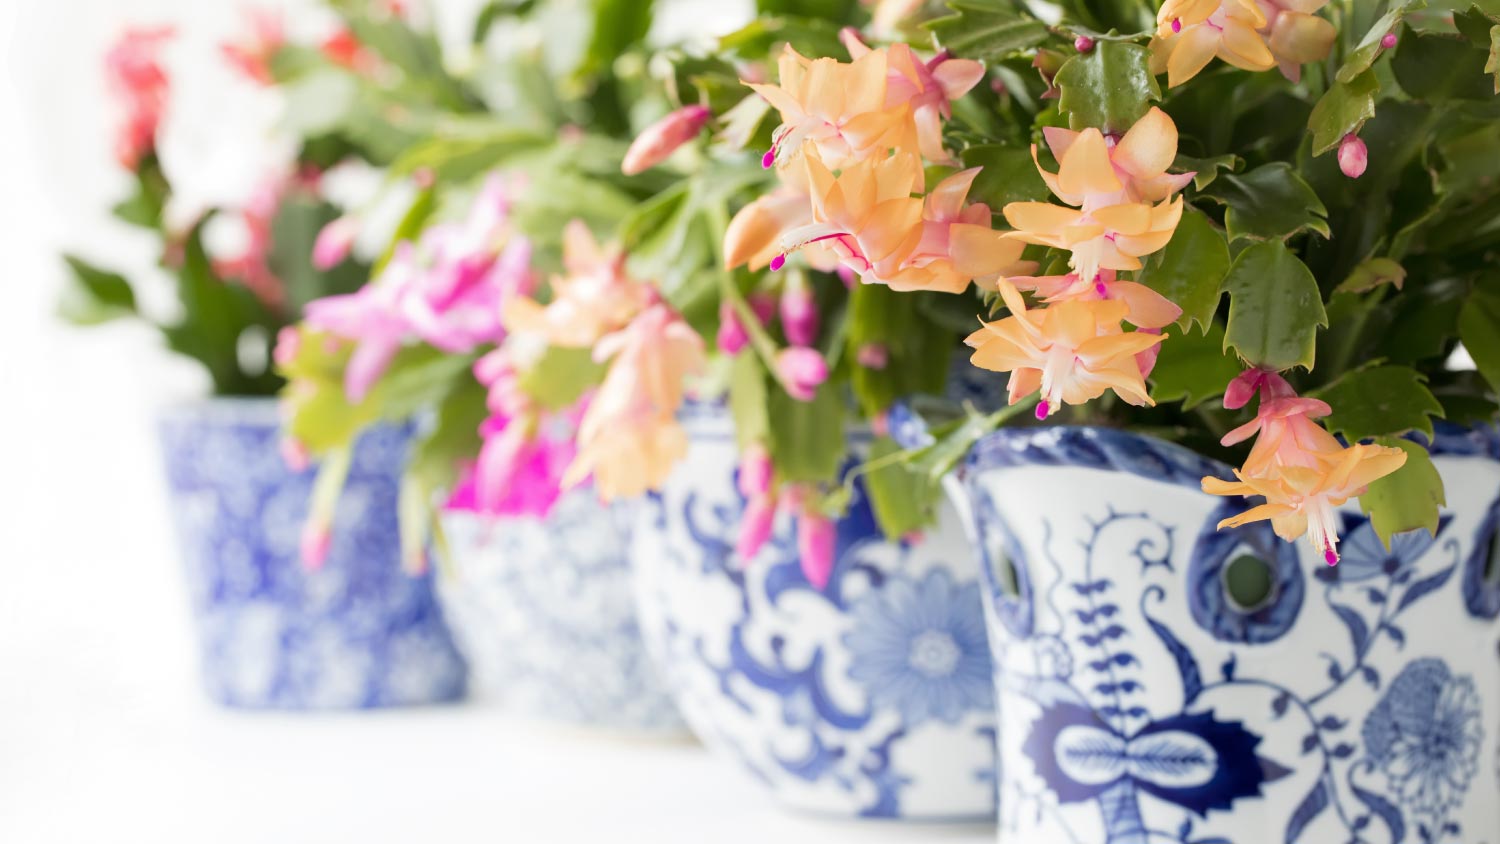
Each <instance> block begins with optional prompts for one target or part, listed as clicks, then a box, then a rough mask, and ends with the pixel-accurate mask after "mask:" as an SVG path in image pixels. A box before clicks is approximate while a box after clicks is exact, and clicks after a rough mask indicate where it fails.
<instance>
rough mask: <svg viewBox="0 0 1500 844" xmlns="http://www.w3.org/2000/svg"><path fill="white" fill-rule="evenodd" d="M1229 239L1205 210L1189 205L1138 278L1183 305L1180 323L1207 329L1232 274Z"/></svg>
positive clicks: (1188, 326) (1179, 305) (1185, 327)
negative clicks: (1226, 281)
mask: <svg viewBox="0 0 1500 844" xmlns="http://www.w3.org/2000/svg"><path fill="white" fill-rule="evenodd" d="M1229 263H1230V262H1229V242H1228V241H1227V240H1226V239H1225V238H1224V233H1223V232H1221V231H1219V230H1218V228H1216V227H1215V226H1214V224H1213V223H1211V222H1209V219H1208V218H1207V217H1205V216H1204V215H1203V214H1202V212H1200V211H1197V210H1196V209H1194V208H1192V207H1191V206H1189V207H1188V208H1186V209H1185V210H1184V211H1183V214H1182V220H1181V222H1179V223H1178V224H1177V231H1176V232H1174V233H1173V235H1172V239H1171V240H1170V241H1168V242H1167V246H1166V248H1165V249H1164V250H1162V251H1161V252H1160V253H1158V254H1157V255H1153V256H1152V257H1151V258H1150V259H1148V260H1147V261H1146V266H1145V267H1144V268H1142V270H1141V272H1140V274H1139V277H1138V280H1139V281H1140V282H1141V283H1142V284H1144V285H1146V286H1147V287H1150V288H1151V289H1152V290H1155V291H1156V292H1157V293H1160V294H1161V295H1163V296H1165V297H1167V298H1168V299H1170V300H1171V301H1173V302H1175V303H1176V304H1177V306H1178V307H1180V308H1182V318H1181V319H1179V320H1177V324H1178V325H1180V326H1182V328H1183V329H1184V330H1186V329H1188V328H1190V327H1191V326H1192V324H1193V323H1195V322H1196V323H1197V324H1198V326H1199V327H1200V328H1201V329H1202V330H1203V331H1207V330H1208V328H1209V325H1210V324H1211V323H1212V322H1213V318H1214V311H1216V310H1218V308H1219V297H1220V295H1221V291H1220V288H1221V285H1222V284H1223V281H1224V276H1226V275H1228V274H1229Z"/></svg>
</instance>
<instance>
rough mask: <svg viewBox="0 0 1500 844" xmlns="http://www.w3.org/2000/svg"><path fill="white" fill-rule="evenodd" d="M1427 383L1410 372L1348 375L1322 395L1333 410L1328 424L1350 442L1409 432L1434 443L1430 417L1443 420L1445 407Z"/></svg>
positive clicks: (1373, 370)
mask: <svg viewBox="0 0 1500 844" xmlns="http://www.w3.org/2000/svg"><path fill="white" fill-rule="evenodd" d="M1426 382H1427V378H1426V376H1424V375H1422V373H1420V372H1418V371H1416V370H1415V369H1412V368H1411V367H1408V366H1374V367H1369V368H1366V369H1357V370H1354V371H1353V372H1349V373H1345V375H1344V376H1343V377H1342V378H1340V379H1339V380H1337V381H1335V382H1333V384H1331V385H1329V386H1328V387H1325V388H1323V389H1322V390H1319V391H1318V393H1317V397H1318V398H1320V399H1322V400H1324V401H1326V402H1328V404H1329V406H1330V407H1332V408H1333V413H1332V414H1331V415H1329V417H1328V420H1327V421H1326V422H1325V423H1324V424H1325V425H1326V426H1327V427H1328V430H1329V431H1331V432H1333V433H1335V434H1343V435H1344V438H1345V439H1346V440H1348V441H1349V442H1359V441H1360V440H1367V439H1370V438H1371V437H1381V436H1387V435H1389V436H1399V435H1401V434H1405V433H1407V432H1408V431H1421V432H1422V433H1424V434H1426V435H1427V439H1428V441H1429V442H1430V441H1431V440H1432V419H1431V417H1434V416H1436V417H1438V418H1442V416H1443V405H1442V404H1441V403H1440V402H1438V400H1437V399H1436V398H1435V397H1434V396H1433V395H1432V391H1431V390H1429V389H1427V383H1426Z"/></svg>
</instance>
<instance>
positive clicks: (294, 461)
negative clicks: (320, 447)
mask: <svg viewBox="0 0 1500 844" xmlns="http://www.w3.org/2000/svg"><path fill="white" fill-rule="evenodd" d="M281 460H282V462H283V463H285V464H286V467H287V468H288V469H290V470H291V471H293V472H296V473H298V474H300V473H302V472H305V471H307V467H308V466H311V465H312V455H310V454H308V451H307V446H306V445H304V444H303V442H302V441H301V440H299V439H297V438H296V437H282V438H281Z"/></svg>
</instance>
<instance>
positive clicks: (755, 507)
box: [734, 495, 776, 563]
mask: <svg viewBox="0 0 1500 844" xmlns="http://www.w3.org/2000/svg"><path fill="white" fill-rule="evenodd" d="M775 525H776V500H775V499H774V498H772V497H771V496H769V495H758V496H755V497H753V498H751V499H750V500H749V501H748V502H746V504H745V512H744V513H743V514H742V515H741V516H740V532H739V536H738V538H737V539H736V541H735V543H734V555H735V556H736V557H738V558H739V559H740V562H741V563H749V562H750V561H751V560H752V559H754V558H755V555H756V554H757V553H759V552H760V549H761V548H762V547H764V546H765V544H766V541H767V540H769V539H770V538H771V529H772V528H773V527H775Z"/></svg>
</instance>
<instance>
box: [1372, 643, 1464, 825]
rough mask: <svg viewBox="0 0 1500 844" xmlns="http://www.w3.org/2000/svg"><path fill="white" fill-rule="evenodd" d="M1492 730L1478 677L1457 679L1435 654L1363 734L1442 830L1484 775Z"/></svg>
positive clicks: (1400, 682)
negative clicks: (1486, 722) (1482, 762)
mask: <svg viewBox="0 0 1500 844" xmlns="http://www.w3.org/2000/svg"><path fill="white" fill-rule="evenodd" d="M1484 733H1485V730H1484V724H1483V716H1482V714H1481V701H1480V697H1479V691H1478V689H1477V688H1475V686H1474V678H1472V677H1467V676H1465V677H1455V676H1453V674H1452V672H1450V671H1449V669H1448V666H1447V664H1446V663H1444V662H1443V660H1441V659H1435V658H1429V659H1419V660H1417V661H1415V662H1413V663H1411V664H1410V665H1408V666H1406V668H1404V669H1402V671H1401V674H1400V675H1399V676H1397V677H1396V679H1395V681H1394V682H1392V683H1391V685H1390V687H1389V688H1388V689H1386V692H1385V696H1384V697H1382V698H1381V701H1380V703H1379V704H1378V705H1376V707H1375V708H1374V709H1373V710H1371V712H1370V714H1369V715H1368V716H1366V718H1365V726H1364V730H1363V733H1362V734H1363V736H1364V742H1365V750H1366V753H1368V754H1369V757H1370V761H1371V762H1373V763H1374V765H1375V767H1376V768H1378V769H1379V770H1380V771H1381V772H1382V773H1384V774H1385V776H1386V778H1387V779H1388V781H1389V783H1390V788H1391V791H1392V793H1393V794H1394V795H1395V799H1396V802H1397V803H1399V804H1400V805H1402V806H1403V807H1406V808H1407V809H1409V810H1410V811H1411V812H1412V813H1414V814H1416V815H1421V816H1423V817H1424V819H1427V820H1430V821H1432V822H1433V823H1432V828H1435V829H1442V828H1444V827H1445V826H1446V825H1447V822H1448V821H1447V819H1448V816H1449V815H1450V814H1451V813H1452V812H1453V811H1454V810H1456V809H1458V808H1459V807H1460V805H1462V803H1463V798H1464V796H1465V794H1466V793H1467V792H1468V790H1469V785H1470V783H1472V782H1473V781H1474V775H1475V774H1476V773H1477V772H1478V769H1479V754H1480V750H1481V748H1482V746H1483V743H1484ZM1492 797H1493V795H1492Z"/></svg>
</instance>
